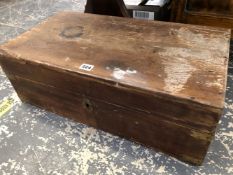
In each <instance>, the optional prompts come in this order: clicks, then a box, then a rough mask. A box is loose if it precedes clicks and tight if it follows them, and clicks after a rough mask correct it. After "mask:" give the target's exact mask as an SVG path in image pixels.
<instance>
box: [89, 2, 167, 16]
mask: <svg viewBox="0 0 233 175" xmlns="http://www.w3.org/2000/svg"><path fill="white" fill-rule="evenodd" d="M170 2H171V1H170V0H88V1H87V5H86V9H85V12H86V13H94V14H103V15H111V16H120V17H132V18H136V19H145V20H169V17H170V9H171V7H170V4H171V3H170Z"/></svg>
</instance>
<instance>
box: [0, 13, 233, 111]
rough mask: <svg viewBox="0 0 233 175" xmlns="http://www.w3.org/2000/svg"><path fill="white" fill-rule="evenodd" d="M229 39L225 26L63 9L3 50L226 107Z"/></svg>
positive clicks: (119, 83)
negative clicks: (101, 14)
mask: <svg viewBox="0 0 233 175" xmlns="http://www.w3.org/2000/svg"><path fill="white" fill-rule="evenodd" d="M229 40H230V31H229V30H226V29H217V28H210V27H201V26H192V25H183V24H174V23H165V22H155V21H150V22H148V21H140V20H133V19H127V18H119V17H110V16H99V15H91V14H80V13H76V12H62V13H59V14H57V15H55V16H53V17H51V18H49V19H48V20H46V21H44V22H43V23H41V24H40V25H38V26H37V27H35V28H33V29H31V30H30V31H28V32H26V33H24V34H23V35H21V36H19V37H17V38H16V39H14V40H11V41H9V42H8V43H6V44H4V45H2V46H1V52H0V53H1V55H8V56H10V57H11V58H12V59H20V60H26V61H30V62H36V63H38V64H46V65H49V66H51V67H56V68H60V69H63V70H66V71H70V72H74V73H77V74H78V75H80V76H82V75H85V76H91V77H94V78H96V79H99V80H103V81H105V80H108V81H110V82H113V83H117V87H118V88H119V87H124V86H127V87H130V88H134V89H139V90H141V91H144V92H146V93H151V94H159V95H161V96H163V95H169V96H173V97H176V98H180V99H186V100H190V101H193V102H198V103H201V104H205V105H209V106H212V107H215V108H223V106H224V95H225V88H226V79H227V65H228V57H229ZM1 57H2V56H0V58H1Z"/></svg>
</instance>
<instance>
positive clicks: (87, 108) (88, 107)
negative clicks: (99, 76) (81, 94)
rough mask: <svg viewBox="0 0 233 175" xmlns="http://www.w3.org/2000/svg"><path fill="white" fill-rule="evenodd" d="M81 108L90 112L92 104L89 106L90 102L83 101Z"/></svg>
mask: <svg viewBox="0 0 233 175" xmlns="http://www.w3.org/2000/svg"><path fill="white" fill-rule="evenodd" d="M83 106H84V108H85V109H86V110H88V111H92V110H93V107H92V104H91V102H90V100H88V99H85V100H84V101H83Z"/></svg>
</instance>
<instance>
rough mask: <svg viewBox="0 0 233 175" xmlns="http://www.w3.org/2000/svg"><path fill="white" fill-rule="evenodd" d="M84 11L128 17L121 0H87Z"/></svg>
mask: <svg viewBox="0 0 233 175" xmlns="http://www.w3.org/2000/svg"><path fill="white" fill-rule="evenodd" d="M85 13H94V14H101V15H110V16H120V17H129V14H128V11H127V9H126V7H125V4H124V1H123V0H87V4H86V8H85Z"/></svg>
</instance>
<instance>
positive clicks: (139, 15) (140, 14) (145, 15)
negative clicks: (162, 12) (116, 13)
mask: <svg viewBox="0 0 233 175" xmlns="http://www.w3.org/2000/svg"><path fill="white" fill-rule="evenodd" d="M133 18H135V19H146V20H154V19H155V13H154V12H146V11H138V10H134V11H133Z"/></svg>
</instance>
